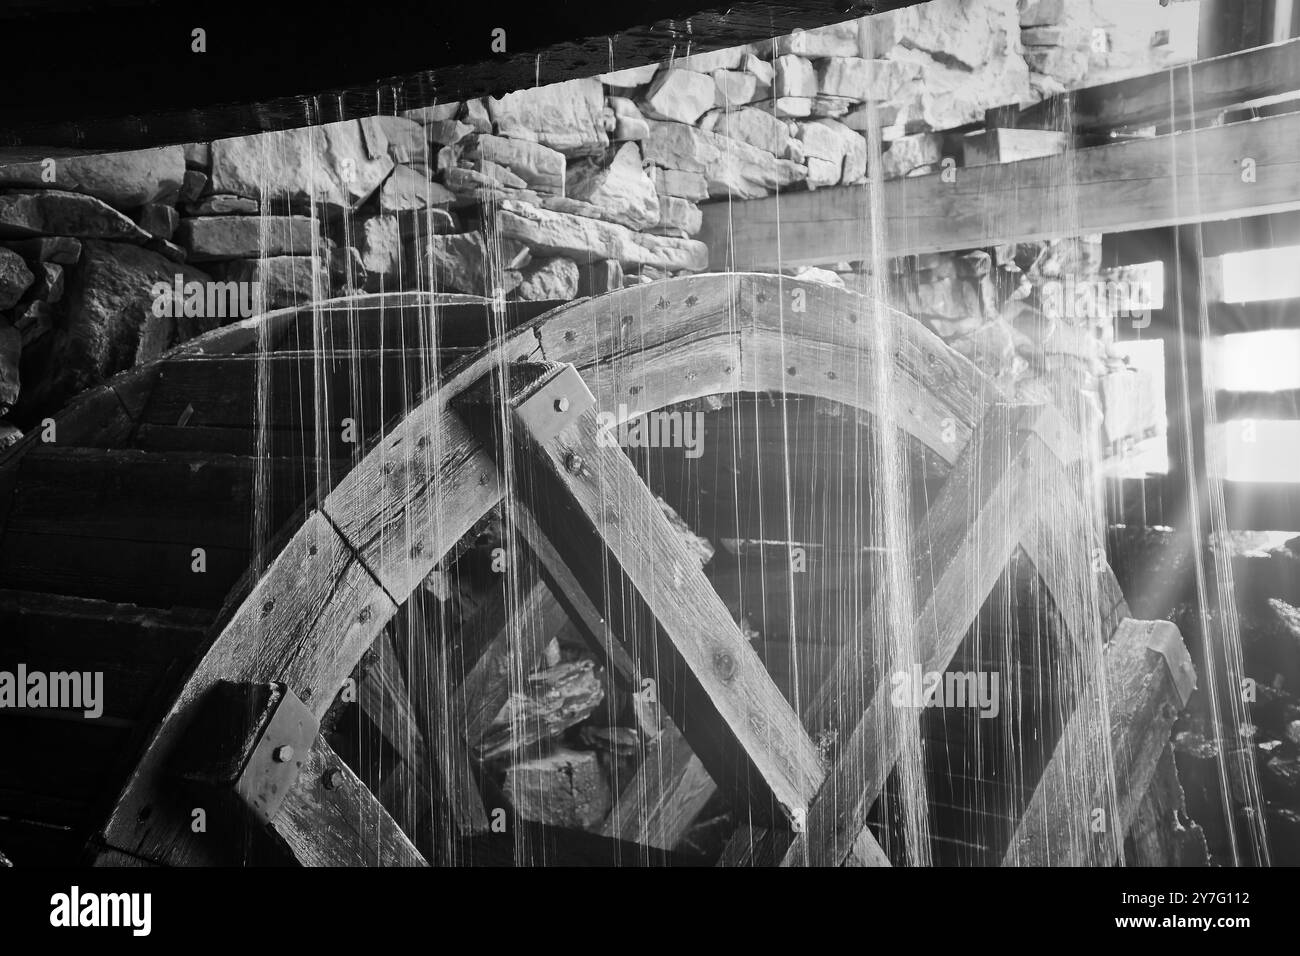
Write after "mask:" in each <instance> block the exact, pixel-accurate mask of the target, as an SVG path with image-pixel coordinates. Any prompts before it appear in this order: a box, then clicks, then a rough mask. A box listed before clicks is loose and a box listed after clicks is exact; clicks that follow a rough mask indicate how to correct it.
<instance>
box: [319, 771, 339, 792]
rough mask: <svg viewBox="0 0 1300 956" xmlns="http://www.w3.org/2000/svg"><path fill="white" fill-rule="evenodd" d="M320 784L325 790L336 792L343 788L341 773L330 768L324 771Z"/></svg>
mask: <svg viewBox="0 0 1300 956" xmlns="http://www.w3.org/2000/svg"><path fill="white" fill-rule="evenodd" d="M321 782H322V783H324V784H325V789H326V790H337V789H338V788H339V787H341V786H343V771H342V770H340V769H339V768H338V767H330V768H329V769H328V770H326V771H325V776H324V777H323V778H322V781H321Z"/></svg>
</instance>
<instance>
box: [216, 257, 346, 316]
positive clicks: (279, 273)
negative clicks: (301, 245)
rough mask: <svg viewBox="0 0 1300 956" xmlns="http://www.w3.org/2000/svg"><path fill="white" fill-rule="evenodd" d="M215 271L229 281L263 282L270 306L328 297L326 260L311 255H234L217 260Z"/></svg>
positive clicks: (295, 303) (217, 275) (263, 288)
mask: <svg viewBox="0 0 1300 956" xmlns="http://www.w3.org/2000/svg"><path fill="white" fill-rule="evenodd" d="M212 272H213V275H214V276H216V277H217V278H218V279H221V280H222V281H225V282H258V283H260V284H261V287H262V294H263V296H265V299H266V307H267V308H268V309H285V308H289V307H291V306H299V305H305V304H306V303H308V302H311V301H313V300H316V299H323V298H325V296H326V294H327V291H328V290H327V288H326V276H327V269H326V266H325V263H323V262H317V261H315V260H313V259H312V257H311V256H272V257H270V258H268V259H233V260H231V261H229V262H220V263H216V264H214V265H213V267H212ZM313 283H314V284H313Z"/></svg>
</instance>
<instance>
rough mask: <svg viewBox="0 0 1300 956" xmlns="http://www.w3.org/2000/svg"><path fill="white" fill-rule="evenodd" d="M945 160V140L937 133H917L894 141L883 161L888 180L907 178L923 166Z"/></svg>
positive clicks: (882, 158) (886, 151)
mask: <svg viewBox="0 0 1300 956" xmlns="http://www.w3.org/2000/svg"><path fill="white" fill-rule="evenodd" d="M942 158H943V139H942V137H940V136H939V135H938V134H936V133H916V134H915V135H912V136H903V137H900V138H899V139H896V140H894V142H893V143H891V144H890V146H889V149H887V150H885V153H884V155H883V156H882V157H881V161H882V162H883V164H884V172H885V178H886V179H895V178H897V177H899V176H906V175H907V174H908V173H910V172H911V171H912V170H914V169H917V168H919V167H921V166H929V165H932V164H934V163H937V162H939V161H940V159H942Z"/></svg>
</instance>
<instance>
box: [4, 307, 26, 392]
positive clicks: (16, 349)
mask: <svg viewBox="0 0 1300 956" xmlns="http://www.w3.org/2000/svg"><path fill="white" fill-rule="evenodd" d="M22 355H23V334H22V333H21V332H20V331H18V329H16V328H14V327H13V326H12V325H10V324H9V323H8V322H6V321H5V320H4V319H2V318H0V415H3V414H5V413H6V412H8V411H9V409H11V408H13V407H14V405H15V404H16V403H17V402H18V395H19V394H20V393H21V391H22V379H21V377H20V375H19V368H18V366H19V362H20V361H21V360H22Z"/></svg>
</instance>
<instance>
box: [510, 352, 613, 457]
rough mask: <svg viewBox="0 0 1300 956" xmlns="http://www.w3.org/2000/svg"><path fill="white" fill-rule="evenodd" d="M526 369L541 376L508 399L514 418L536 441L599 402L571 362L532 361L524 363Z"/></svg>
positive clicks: (572, 421)
mask: <svg viewBox="0 0 1300 956" xmlns="http://www.w3.org/2000/svg"><path fill="white" fill-rule="evenodd" d="M525 370H526V371H532V372H533V373H534V374H536V375H538V378H537V379H536V381H534V382H533V383H532V384H530V385H529V386H527V387H526V388H525V389H524V390H523V391H522V392H520V393H519V394H518V396H517V397H513V398H510V399H509V401H510V402H511V405H512V407H513V409H514V414H515V420H516V421H517V422H518V423H519V424H520V425H522V426H523V427H524V428H526V429H527V430H528V432H529V434H530V435H532V436H533V437H534V439H535V440H536V441H539V442H546V441H549V440H550V439H552V438H554V437H555V436H556V435H558V434H559V433H560V432H562V431H564V429H565V428H567V427H568V426H570V425H572V424H573V423H574V422H576V421H577V420H578V418H579V417H580V416H581V415H582V414H583V413H584V412H586V411H587V410H588V409H590V408H592V407H594V406H595V404H596V399H595V396H593V395H592V394H591V390H590V389H588V388H587V383H586V382H584V381H583V380H582V376H581V375H579V374H578V370H577V369H576V368H574V367H573V366H572V365H568V364H564V365H551V364H542V363H531V362H530V363H524V369H522V370H521V371H525Z"/></svg>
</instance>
